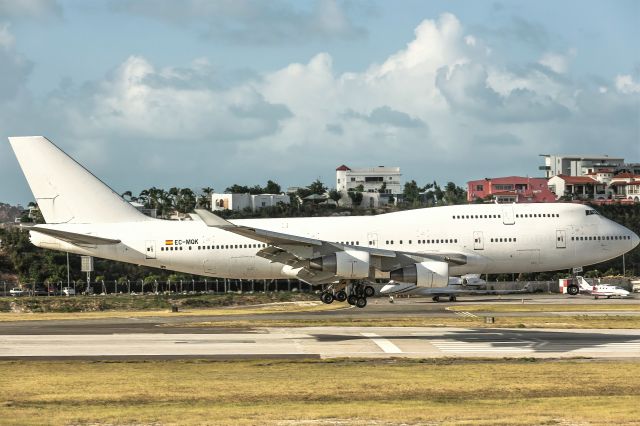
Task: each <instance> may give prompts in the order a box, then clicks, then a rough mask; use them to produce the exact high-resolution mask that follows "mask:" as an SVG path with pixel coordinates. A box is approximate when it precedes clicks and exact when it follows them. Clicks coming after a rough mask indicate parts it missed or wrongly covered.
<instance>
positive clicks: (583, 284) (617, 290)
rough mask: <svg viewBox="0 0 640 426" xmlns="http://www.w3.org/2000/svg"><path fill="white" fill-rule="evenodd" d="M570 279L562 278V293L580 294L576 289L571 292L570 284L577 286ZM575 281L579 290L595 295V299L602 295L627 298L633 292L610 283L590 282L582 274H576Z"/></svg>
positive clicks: (608, 297)
mask: <svg viewBox="0 0 640 426" xmlns="http://www.w3.org/2000/svg"><path fill="white" fill-rule="evenodd" d="M569 281H571V279H562V280H560V286H561V290H562V293H565V294H571V295H575V294H578V293H575V291H574V292H571V293H570V292H569V290H568V288H569V286H575V283H568V282H569ZM575 281H576V282H577V284H578V292H581V293H587V294H590V295H592V296H593V298H594V299H599V298H600V297H606V298H607V299H610V298H612V297H620V298H625V297H630V296H631V293H630V292H629V291H627V290H625V289H624V288H622V287H619V286H617V285H610V284H593V285H592V284H589V283H588V282H587V280H585V279H584V277H581V276H576V277H575ZM567 284H568V285H567Z"/></svg>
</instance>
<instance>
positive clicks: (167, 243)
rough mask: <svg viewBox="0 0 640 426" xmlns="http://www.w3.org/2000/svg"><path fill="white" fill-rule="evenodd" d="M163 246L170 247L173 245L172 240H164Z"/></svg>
mask: <svg viewBox="0 0 640 426" xmlns="http://www.w3.org/2000/svg"><path fill="white" fill-rule="evenodd" d="M164 245H165V246H172V245H173V240H164Z"/></svg>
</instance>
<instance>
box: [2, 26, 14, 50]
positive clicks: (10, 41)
mask: <svg viewBox="0 0 640 426" xmlns="http://www.w3.org/2000/svg"><path fill="white" fill-rule="evenodd" d="M10 26H11V25H10V24H9V23H8V22H5V23H3V24H0V48H4V49H9V48H12V47H13V45H14V43H15V41H16V40H15V37H13V34H11V32H10V31H9V27H10Z"/></svg>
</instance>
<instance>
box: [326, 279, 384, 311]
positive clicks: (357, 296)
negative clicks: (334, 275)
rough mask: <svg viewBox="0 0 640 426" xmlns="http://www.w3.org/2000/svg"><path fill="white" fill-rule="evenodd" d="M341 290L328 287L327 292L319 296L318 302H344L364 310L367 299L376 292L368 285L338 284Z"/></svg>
mask: <svg viewBox="0 0 640 426" xmlns="http://www.w3.org/2000/svg"><path fill="white" fill-rule="evenodd" d="M338 286H340V287H341V288H339V289H336V288H333V286H330V287H329V288H328V289H327V290H325V291H323V292H322V293H321V294H320V300H322V302H323V303H326V304H329V303H333V301H334V300H337V301H338V302H344V301H346V302H347V303H348V304H350V305H352V306H356V307H358V308H364V307H365V306H367V297H372V296H373V295H374V294H375V293H376V290H375V289H374V288H373V287H371V286H370V285H364V284H342V285H340V284H338Z"/></svg>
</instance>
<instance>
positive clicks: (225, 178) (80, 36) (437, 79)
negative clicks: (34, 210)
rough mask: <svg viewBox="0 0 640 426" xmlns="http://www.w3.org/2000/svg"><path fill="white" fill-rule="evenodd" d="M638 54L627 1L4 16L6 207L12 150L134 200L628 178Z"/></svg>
mask: <svg viewBox="0 0 640 426" xmlns="http://www.w3.org/2000/svg"><path fill="white" fill-rule="evenodd" d="M639 42H640V2H638V1H635V0H628V1H624V0H609V1H606V0H602V1H594V0H580V1H572V0H563V1H560V2H558V1H556V0H553V1H548V0H540V1H535V2H532V1H513V0H511V1H483V0H466V1H462V0H459V1H455V0H450V1H437V0H433V1H425V0H419V1H413V0H403V1H390V0H387V1H375V0H368V1H358V0H344V1H338V0H317V1H305V0H295V1H294V0H292V1H287V0H271V1H263V0H219V1H205V0H183V1H173V0H110V1H109V0H103V1H100V0H95V1H90V2H87V1H82V0H57V1H56V0H21V1H15V0H0V202H5V203H10V204H17V203H21V204H23V205H26V204H27V203H28V202H30V201H32V200H33V196H32V194H31V192H30V190H29V188H28V186H27V184H26V181H25V179H24V177H23V175H22V173H21V172H20V169H19V168H18V166H17V161H16V159H15V157H14V155H13V152H12V151H11V149H10V146H9V144H8V141H7V139H6V138H7V137H8V136H21V135H22V136H25V135H44V136H46V137H48V138H49V139H51V140H52V141H53V142H54V143H56V145H58V146H59V147H60V148H62V149H63V150H64V151H65V152H67V153H68V154H70V155H71V156H72V157H74V158H75V159H76V160H78V161H79V162H80V163H82V164H83V165H85V167H87V168H88V169H89V170H91V171H92V172H93V173H94V174H95V175H97V176H98V177H100V178H101V179H102V180H103V181H105V182H107V183H108V184H109V185H110V186H111V187H112V188H113V189H114V190H116V191H117V192H119V193H122V192H124V191H127V190H131V191H132V192H134V194H135V193H138V192H139V191H140V190H142V189H144V188H149V187H152V186H156V187H160V188H165V189H168V188H170V187H174V186H176V187H189V188H192V189H194V190H196V192H199V191H200V189H201V188H203V187H213V188H214V189H215V190H216V191H220V192H222V191H224V189H225V188H227V187H228V186H231V185H232V184H241V185H256V184H260V185H264V184H265V183H266V182H267V180H269V179H270V180H274V181H276V182H278V183H279V184H280V185H281V186H282V187H283V188H286V187H288V186H306V185H308V184H309V183H311V182H312V181H313V180H315V179H316V178H319V179H321V180H322V181H323V182H324V183H325V184H326V185H327V186H329V187H334V186H335V169H336V167H338V166H340V165H341V164H346V165H348V166H350V167H370V166H379V165H385V166H394V167H396V166H397V167H400V168H401V171H402V174H403V179H404V180H405V181H407V180H411V179H414V180H416V181H417V182H418V184H420V185H424V184H426V183H429V182H432V181H434V180H435V181H437V182H439V183H440V184H445V183H446V182H448V181H452V182H455V183H456V184H458V185H465V184H466V182H467V181H469V180H473V179H482V178H485V177H498V176H509V175H519V176H540V171H539V170H538V166H540V165H542V159H541V158H540V157H539V154H608V155H611V156H621V157H624V158H625V159H626V160H627V161H629V162H640V47H639V46H640V43H639Z"/></svg>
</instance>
